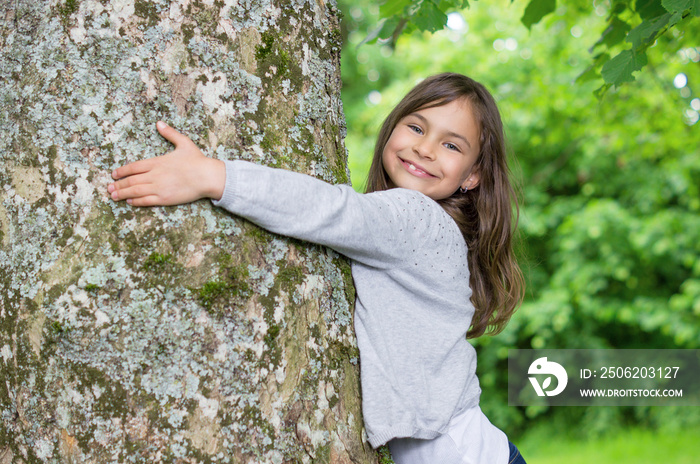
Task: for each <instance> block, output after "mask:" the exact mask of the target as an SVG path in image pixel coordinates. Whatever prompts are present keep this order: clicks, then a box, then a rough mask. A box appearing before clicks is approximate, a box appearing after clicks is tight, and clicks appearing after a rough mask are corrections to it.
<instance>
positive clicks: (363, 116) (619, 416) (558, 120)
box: [340, 0, 700, 464]
mask: <svg viewBox="0 0 700 464" xmlns="http://www.w3.org/2000/svg"><path fill="white" fill-rule="evenodd" d="M642 1H643V0H638V1H637V3H638V4H639V3H641V2H642ZM559 3H564V2H559ZM614 3H615V4H617V3H619V2H614ZM526 7H527V4H526V2H524V1H519V0H515V1H513V2H511V1H510V0H495V1H486V0H481V1H472V2H470V7H469V8H467V9H464V10H462V11H455V12H452V13H450V14H449V16H448V21H447V27H446V28H444V29H443V30H440V31H438V32H435V33H429V32H419V31H414V32H412V33H408V34H402V35H401V36H400V37H399V38H398V39H397V40H396V42H395V43H393V44H392V43H390V42H386V43H381V42H379V41H374V42H373V43H365V44H362V45H360V44H361V42H362V41H363V40H364V39H365V38H366V37H367V36H368V34H370V33H371V31H372V30H374V29H376V27H377V25H378V24H379V21H380V5H379V4H377V3H374V2H369V1H366V0H355V1H352V2H351V1H345V0H343V1H341V2H340V9H341V11H342V13H343V20H342V28H343V36H344V48H343V57H342V75H343V89H344V90H343V92H344V93H343V102H344V110H345V115H346V119H347V125H348V135H347V139H346V143H347V147H348V150H349V153H350V169H351V173H352V182H353V186H354V187H355V189H357V190H359V191H362V190H363V189H364V183H365V178H366V174H367V170H368V168H369V164H370V161H371V157H372V151H373V147H374V142H375V138H376V134H377V131H378V129H379V126H380V125H381V123H382V121H383V120H384V118H385V117H386V115H387V114H388V113H389V112H390V111H391V109H392V108H393V106H394V105H395V104H396V103H398V101H399V100H400V98H401V97H403V95H404V94H405V93H406V92H407V91H408V90H409V89H410V88H411V87H413V85H415V83H416V82H418V81H419V80H420V79H422V78H424V77H426V76H428V75H431V74H435V73H438V72H443V71H455V72H460V73H463V74H467V75H469V76H470V77H472V78H474V79H476V80H477V81H480V82H482V83H484V84H485V85H486V86H487V87H488V88H489V89H490V90H491V92H492V93H493V94H494V96H495V97H496V99H497V101H498V102H499V106H500V109H501V112H502V117H503V119H504V122H505V126H506V135H507V137H508V142H509V151H510V154H511V155H512V157H513V163H512V169H513V171H514V174H515V178H516V179H517V182H518V184H519V185H520V188H521V192H522V207H521V210H520V223H519V238H520V244H519V256H520V262H521V264H522V267H523V270H524V272H525V274H526V277H527V283H528V288H527V296H526V300H525V302H524V304H523V306H522V308H521V309H520V310H519V311H518V312H517V313H516V314H515V316H514V317H513V319H512V320H511V322H510V324H509V325H508V327H507V328H506V329H505V330H504V331H503V332H502V333H501V334H499V335H497V336H495V337H481V338H479V339H477V340H474V341H472V342H473V343H474V345H475V346H476V347H477V350H478V352H479V358H478V360H479V366H478V374H479V376H480V380H481V384H482V389H483V394H482V408H483V409H484V411H485V413H486V415H487V416H488V417H489V418H490V419H491V421H492V422H493V423H495V424H496V425H497V426H498V427H500V428H501V429H503V430H504V431H506V433H508V434H509V436H510V438H511V440H512V441H514V442H515V443H516V444H517V445H518V446H519V447H520V448H521V449H522V452H523V454H524V456H525V458H526V460H527V461H528V462H529V463H534V464H537V463H544V464H546V463H554V462H557V463H558V462H562V460H563V459H565V461H564V462H567V463H573V464H575V463H584V462H585V463H588V462H596V463H601V464H605V463H615V464H626V463H639V462H644V463H646V462H665V463H679V464H681V463H691V462H692V463H696V462H698V461H697V459H698V458H697V456H698V454H699V453H698V451H699V445H698V443H700V440H699V439H700V407H673V406H665V407H550V408H546V407H510V406H508V399H507V354H508V349H509V348H659V349H669V348H700V322H699V320H700V260H699V259H698V257H700V214H699V213H700V123H699V122H698V119H700V114H699V112H700V28H697V27H687V28H683V27H680V28H674V29H673V30H669V31H668V32H667V33H666V34H664V35H663V36H662V37H661V38H659V39H658V40H657V41H656V42H655V43H654V44H653V45H652V46H651V47H650V48H649V49H648V51H647V57H648V64H647V65H646V66H645V67H644V68H643V69H642V70H641V71H639V72H636V73H635V74H634V75H635V77H636V79H635V80H634V82H629V83H625V84H623V85H622V86H620V87H618V88H611V89H610V90H608V91H607V92H606V93H605V95H604V96H603V97H602V99H599V98H598V97H597V96H596V94H594V91H595V90H596V89H598V88H600V87H601V85H602V84H603V81H602V79H600V78H599V77H597V76H596V75H594V74H593V73H588V74H585V72H586V70H587V68H588V67H589V66H590V65H591V63H592V62H593V59H594V58H593V57H594V55H593V54H592V53H591V49H592V48H593V46H594V44H596V42H597V41H598V40H599V39H600V38H601V34H602V33H603V31H604V30H605V29H606V25H607V22H606V21H607V17H608V16H609V13H610V8H611V6H610V3H609V2H605V1H598V2H595V3H593V2H591V1H589V0H586V1H584V0H580V1H571V2H566V4H564V5H558V6H557V7H556V10H555V11H554V12H553V13H551V14H549V15H547V16H545V17H544V19H543V20H542V21H540V22H539V23H537V24H535V25H533V26H532V27H531V29H530V30H528V28H527V27H525V26H524V25H523V23H522V22H521V17H522V16H523V14H524V10H525V8H526ZM694 24H695V25H697V23H694ZM623 48H624V47H623ZM582 74H585V76H584V78H581V79H578V80H577V77H578V76H580V75H582Z"/></svg>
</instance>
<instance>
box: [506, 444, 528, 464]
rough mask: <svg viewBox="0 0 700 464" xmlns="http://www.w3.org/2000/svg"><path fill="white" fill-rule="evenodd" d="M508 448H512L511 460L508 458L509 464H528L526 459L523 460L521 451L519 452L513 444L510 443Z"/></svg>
mask: <svg viewBox="0 0 700 464" xmlns="http://www.w3.org/2000/svg"><path fill="white" fill-rule="evenodd" d="M508 446H510V458H508V464H527V463H526V462H525V459H523V455H522V454H520V451H518V448H517V447H516V446H515V445H514V444H513V443H511V442H510V441H509V442H508Z"/></svg>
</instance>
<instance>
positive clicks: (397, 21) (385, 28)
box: [356, 16, 405, 48]
mask: <svg viewBox="0 0 700 464" xmlns="http://www.w3.org/2000/svg"><path fill="white" fill-rule="evenodd" d="M403 25H405V20H402V18H401V17H399V16H393V17H390V18H384V19H382V20H380V21H379V25H377V27H376V28H374V29H372V30H371V31H370V32H369V34H367V37H365V38H364V39H362V42H360V43H359V44H357V47H356V48H360V47H361V46H362V45H364V44H366V43H374V42H375V41H376V40H377V39H388V38H389V37H392V36H394V35H397V36H398V35H399V34H400V33H401V31H397V29H398V28H399V27H401V28H403Z"/></svg>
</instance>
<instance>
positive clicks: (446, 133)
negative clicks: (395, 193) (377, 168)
mask: <svg viewBox="0 0 700 464" xmlns="http://www.w3.org/2000/svg"><path fill="white" fill-rule="evenodd" d="M478 155H479V128H478V125H477V122H476V118H475V117H474V113H473V111H472V108H471V104H470V103H469V102H468V101H467V100H465V99H460V100H455V101H452V102H450V103H447V104H445V105H441V106H433V107H428V108H424V109H420V110H417V111H415V112H414V113H411V114H409V115H408V116H406V117H405V118H403V119H401V120H400V121H399V122H398V124H397V125H396V127H395V128H394V130H393V131H392V133H391V136H390V137H389V140H388V141H387V144H386V146H385V147H384V152H383V154H382V163H383V164H384V169H385V170H386V172H387V174H388V176H389V186H390V187H392V188H393V187H402V188H408V189H412V190H417V191H419V192H421V193H423V194H425V195H427V196H429V197H430V198H432V199H433V200H441V199H444V198H447V197H449V196H451V195H452V194H454V193H455V192H456V191H457V189H459V188H460V187H466V188H473V187H475V186H476V184H477V183H478V182H479V178H478V173H477V172H473V166H474V163H475V162H476V160H477V158H478Z"/></svg>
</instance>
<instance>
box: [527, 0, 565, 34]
mask: <svg viewBox="0 0 700 464" xmlns="http://www.w3.org/2000/svg"><path fill="white" fill-rule="evenodd" d="M556 7H557V0H531V1H530V3H529V4H528V5H527V8H525V13H524V14H523V17H522V18H521V21H522V23H523V24H524V25H525V26H526V27H527V28H528V29H530V28H531V27H532V25H533V24H537V23H538V22H540V20H541V19H542V18H544V17H545V16H547V15H548V14H549V13H551V12H553V11H554V10H555V9H556Z"/></svg>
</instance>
